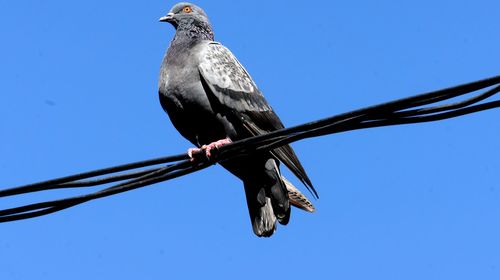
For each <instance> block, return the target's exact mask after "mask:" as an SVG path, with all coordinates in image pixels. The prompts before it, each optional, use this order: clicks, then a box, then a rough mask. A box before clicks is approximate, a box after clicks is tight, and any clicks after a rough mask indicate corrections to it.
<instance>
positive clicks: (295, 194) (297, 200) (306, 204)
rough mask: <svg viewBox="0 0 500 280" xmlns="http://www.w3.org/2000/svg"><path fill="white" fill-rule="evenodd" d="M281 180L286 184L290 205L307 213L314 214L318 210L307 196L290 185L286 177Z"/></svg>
mask: <svg viewBox="0 0 500 280" xmlns="http://www.w3.org/2000/svg"><path fill="white" fill-rule="evenodd" d="M281 179H282V180H283V182H284V183H285V186H286V189H287V191H288V199H289V200H290V204H291V205H292V206H295V207H297V208H299V209H302V210H304V211H307V212H310V213H312V212H314V211H316V208H315V207H314V205H313V204H312V202H311V201H310V200H309V199H308V198H307V196H305V195H304V194H303V193H301V192H300V191H299V189H297V188H296V187H295V186H294V185H292V183H290V182H289V181H288V180H287V179H286V178H285V177H283V176H281Z"/></svg>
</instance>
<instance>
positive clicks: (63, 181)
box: [0, 76, 500, 222]
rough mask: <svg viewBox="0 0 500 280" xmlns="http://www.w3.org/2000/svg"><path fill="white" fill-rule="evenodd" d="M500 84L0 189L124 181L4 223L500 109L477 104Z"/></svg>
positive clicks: (26, 209)
mask: <svg viewBox="0 0 500 280" xmlns="http://www.w3.org/2000/svg"><path fill="white" fill-rule="evenodd" d="M499 84H500V76H496V77H492V78H489V79H484V80H481V81H477V82H473V83H469V84H464V85H460V86H456V87H451V88H447V89H443V90H438V91H434V92H429V93H425V94H421V95H417V96H413V97H408V98H403V99H399V100H395V101H391V102H387V103H383V104H380V105H376V106H371V107H368V108H364V109H359V110H355V111H351V112H347V113H344V114H339V115H336V116H333V117H330V118H325V119H321V120H318V121H314V122H310V123H306V124H303V125H299V126H295V127H291V128H287V129H282V130H278V131H273V132H270V133H268V134H265V135H260V136H256V137H252V138H247V139H243V140H240V141H235V142H233V143H231V144H228V145H225V146H222V147H221V148H220V149H218V150H216V151H214V153H213V154H214V156H212V157H211V158H210V159H206V158H205V157H204V153H203V152H200V153H198V154H195V155H194V157H195V159H196V160H194V161H191V160H189V157H188V156H187V155H186V154H180V155H176V156H171V157H162V158H157V159H152V160H146V161H140V162H135V163H130V164H124V165H120V166H116V167H110V168H104V169H100V170H95V171H90V172H86V173H81V174H77V175H72V176H66V177H62V178H58V179H53V180H48V181H44V182H40V183H35V184H29V185H25V186H21V187H16V188H12V189H5V190H0V197H5V196H15V195H21V194H26V193H31V192H38V191H43V190H52V189H61V188H81V187H92V186H97V185H103V184H108V183H114V182H120V181H124V182H121V183H118V184H116V185H114V186H111V187H108V188H105V189H103V190H100V191H96V192H94V193H90V194H86V195H80V196H76V197H70V198H65V199H58V200H52V201H46V202H39V203H34V204H29V205H24V206H20V207H14V208H9V209H4V210H0V222H8V221H15V220H22V219H28V218H33V217H38V216H42V215H46V214H49V213H54V212H57V211H61V210H63V209H67V208H69V207H72V206H75V205H78V204H81V203H84V202H87V201H90V200H93V199H97V198H102V197H106V196H110V195H114V194H118V193H121V192H125V191H129V190H133V189H137V188H140V187H144V186H147V185H151V184H155V183H158V182H162V181H165V180H169V179H172V178H177V177H179V176H183V175H186V174H189V173H192V172H195V171H198V170H200V169H203V168H206V167H208V166H210V165H212V164H214V163H217V162H221V161H226V160H234V159H236V158H238V157H244V156H245V155H248V154H251V153H256V152H261V151H269V150H271V149H274V148H276V147H279V146H282V145H285V144H289V143H291V142H294V141H298V140H301V139H305V138H311V137H317V136H322V135H326V134H333V133H340V132H345V131H351V130H357V129H365V128H374V127H381V126H392V125H401V124H411V123H421V122H430V121H438V120H443V119H448V118H453V117H457V116H462V115H466V114H471V113H475V112H480V111H484V110H489V109H493V108H498V107H500V101H491V102H486V103H482V104H476V103H478V102H480V101H483V100H485V99H486V98H488V97H491V96H493V95H494V94H496V93H498V92H499V91H500V85H499ZM492 86H496V87H493V88H492V89H490V90H487V91H486V92H484V93H481V94H478V95H476V96H474V97H471V98H468V99H466V100H463V101H459V102H455V103H451V104H444V105H436V106H430V107H422V108H416V107H420V106H425V105H429V104H434V103H437V102H441V101H444V100H448V99H451V98H455V97H458V96H460V95H464V94H468V93H471V92H475V91H478V90H481V89H486V88H489V87H492ZM473 104H476V105H473ZM174 162H176V163H174ZM165 163H172V164H170V165H167V166H160V167H154V168H149V169H145V170H138V171H132V172H128V173H123V174H117V175H111V176H108V177H102V176H104V175H109V174H113V173H118V172H124V171H128V170H133V169H138V168H144V167H148V166H153V165H159V164H165ZM98 177H99V178H98Z"/></svg>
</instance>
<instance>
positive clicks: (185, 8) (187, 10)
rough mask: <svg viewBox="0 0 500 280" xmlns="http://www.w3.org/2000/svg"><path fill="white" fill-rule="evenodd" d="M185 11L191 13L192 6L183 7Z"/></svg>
mask: <svg viewBox="0 0 500 280" xmlns="http://www.w3.org/2000/svg"><path fill="white" fill-rule="evenodd" d="M182 11H183V12H185V13H186V14H189V13H191V12H192V11H193V8H191V7H190V6H186V7H184V9H182Z"/></svg>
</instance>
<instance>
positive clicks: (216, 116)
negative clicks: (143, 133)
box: [158, 2, 318, 237]
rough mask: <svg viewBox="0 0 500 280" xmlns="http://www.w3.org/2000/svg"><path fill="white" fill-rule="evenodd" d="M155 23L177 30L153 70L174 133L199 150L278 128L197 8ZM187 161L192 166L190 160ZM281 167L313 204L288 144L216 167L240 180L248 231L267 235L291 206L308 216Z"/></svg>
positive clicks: (179, 8) (181, 6) (179, 9)
mask: <svg viewBox="0 0 500 280" xmlns="http://www.w3.org/2000/svg"><path fill="white" fill-rule="evenodd" d="M160 21H161V22H168V23H170V24H172V25H173V26H174V28H175V30H176V32H175V36H174V38H173V40H172V41H171V43H170V45H169V47H168V49H167V51H166V53H165V56H164V58H163V62H162V64H161V69H160V77H159V85H158V87H159V90H158V91H159V98H160V103H161V106H162V108H163V109H164V110H165V112H166V113H167V114H168V116H169V118H170V120H171V122H172V124H173V125H174V127H175V128H176V129H177V130H178V131H179V133H180V134H181V135H182V136H183V137H185V138H186V139H187V140H189V141H190V142H191V143H193V144H194V145H195V146H196V147H197V148H194V149H190V150H188V154H189V155H190V156H191V155H192V153H193V152H195V151H199V150H200V149H203V150H204V151H205V152H206V155H207V156H210V155H211V150H212V149H214V148H218V147H220V146H222V145H225V144H228V143H231V142H233V141H237V140H241V139H244V138H248V137H252V136H256V135H262V134H265V133H268V132H270V131H274V130H278V129H282V128H284V126H283V123H282V122H281V120H280V119H279V118H278V116H277V115H276V114H275V112H274V111H273V109H272V108H271V106H270V105H269V104H268V102H267V101H266V99H265V98H264V96H263V95H262V93H261V92H260V91H259V89H258V88H257V86H256V84H255V82H254V81H253V79H252V78H251V77H250V75H249V74H248V72H247V71H246V70H245V68H243V66H242V65H241V63H240V62H239V61H238V60H237V59H236V57H235V56H234V55H233V54H232V53H231V51H230V50H229V49H227V48H226V47H224V46H223V45H222V44H220V43H218V42H216V41H214V33H213V31H212V26H211V24H210V21H209V20H208V17H207V15H206V13H205V12H204V11H203V10H202V9H201V8H200V7H198V6H196V5H194V4H191V3H187V2H181V3H178V4H176V5H174V6H173V8H172V9H171V10H170V11H169V12H168V14H167V15H166V16H164V17H161V18H160ZM192 160H194V159H193V158H192ZM281 163H282V164H284V165H285V166H286V167H288V169H290V170H291V172H292V173H293V174H294V175H295V176H297V177H298V178H299V180H300V181H301V182H302V183H303V184H304V185H305V186H306V188H307V189H308V190H309V191H310V192H311V193H312V194H313V196H314V197H316V198H318V194H317V192H316V190H315V189H314V187H313V185H312V183H311V180H310V179H309V177H308V176H307V174H306V171H305V170H304V168H303V166H302V164H301V163H300V162H299V160H298V158H297V156H296V155H295V152H294V151H293V150H292V148H291V147H290V146H288V145H285V146H282V147H279V148H276V149H274V150H272V151H269V152H261V153H255V154H251V155H248V156H245V157H244V158H238V159H233V160H227V161H224V162H222V163H220V164H221V165H222V166H223V167H224V168H225V169H227V170H228V171H229V172H231V173H232V174H234V175H235V176H237V177H238V178H239V179H241V180H242V181H243V186H244V189H245V194H246V200H247V205H248V210H249V214H250V219H251V222H252V228H253V231H254V233H255V234H256V235H257V236H259V237H269V236H271V235H272V234H273V233H274V231H275V230H276V224H277V222H279V223H280V224H282V225H286V224H288V222H289V219H290V212H291V207H290V205H292V206H296V207H298V208H300V209H303V210H306V211H309V212H313V211H314V210H315V209H314V206H313V205H312V203H311V202H310V201H309V200H308V199H307V197H306V196H305V195H304V194H302V193H301V192H300V191H299V190H298V189H297V188H296V187H295V186H293V185H292V184H291V183H290V182H289V181H288V180H286V179H285V178H284V177H283V176H282V175H281V172H280V164H281Z"/></svg>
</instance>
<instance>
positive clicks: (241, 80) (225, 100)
mask: <svg viewBox="0 0 500 280" xmlns="http://www.w3.org/2000/svg"><path fill="white" fill-rule="evenodd" d="M199 59H200V64H199V67H198V69H199V71H200V74H201V78H202V81H203V82H204V84H205V85H207V86H208V89H209V90H210V92H209V93H208V94H213V96H215V98H216V99H217V100H218V102H219V103H220V105H221V106H223V107H224V108H225V109H226V110H225V111H226V112H228V113H230V114H234V115H236V116H237V119H238V121H241V122H242V127H243V128H244V129H245V130H246V132H248V133H249V134H250V135H253V136H256V135H261V134H265V133H268V132H270V131H274V130H277V129H281V128H284V126H283V123H282V122H281V120H280V119H279V118H278V116H277V115H276V114H275V113H274V111H273V109H272V108H271V106H269V104H268V103H267V101H266V99H265V98H264V96H263V95H262V93H261V92H260V91H259V89H258V88H257V86H256V85H255V82H254V81H253V80H252V78H251V77H250V75H249V74H248V72H247V71H246V70H245V68H243V66H242V65H241V64H240V62H239V61H238V60H237V59H236V57H235V56H234V55H233V54H232V53H231V51H229V50H228V49H227V48H226V47H224V46H223V45H221V44H219V43H217V42H210V43H208V44H206V45H205V47H204V48H203V49H202V51H201V53H200V57H199ZM272 153H273V155H274V156H275V157H276V158H277V159H278V160H280V161H281V162H283V163H284V164H285V165H286V166H287V167H288V168H289V169H290V170H291V171H292V172H293V173H294V174H295V176H297V177H298V178H299V179H300V180H301V181H302V182H303V183H304V185H305V186H306V187H307V188H308V189H309V190H310V191H311V193H312V194H313V195H314V196H315V197H318V194H317V192H316V190H315V189H314V187H313V185H312V183H311V180H310V179H309V177H308V176H307V174H306V172H305V170H304V168H303V167H302V164H301V163H300V162H299V159H298V158H297V156H296V155H295V153H294V151H293V150H292V148H291V147H290V146H289V145H285V146H281V147H279V148H276V149H274V150H273V151H272Z"/></svg>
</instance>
